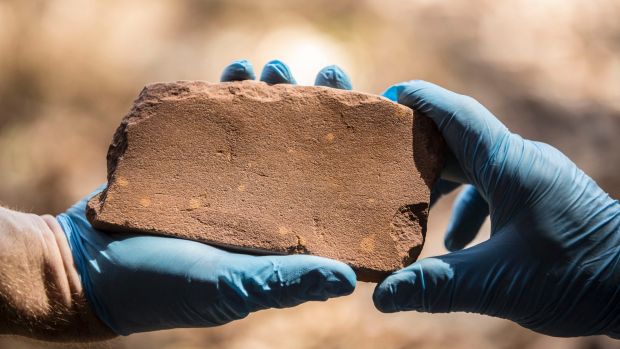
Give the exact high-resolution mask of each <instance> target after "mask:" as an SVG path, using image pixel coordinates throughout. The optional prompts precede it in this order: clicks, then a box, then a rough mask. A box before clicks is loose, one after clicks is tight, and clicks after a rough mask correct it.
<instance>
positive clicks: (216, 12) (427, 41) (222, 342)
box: [0, 0, 620, 349]
mask: <svg viewBox="0 0 620 349" xmlns="http://www.w3.org/2000/svg"><path fill="white" fill-rule="evenodd" d="M618 18H620V1H618V0H572V1H566V0H546V1H543V0H538V1H535V0H532V1H525V0H505V1H494V0H456V1H454V0H453V1H448V0H417V1H414V0H410V1H405V0H400V1H397V0H376V1H370V0H366V1H361V0H340V1H335V0H318V1H309V0H287V1H272V0H263V1H240V0H236V1H234V0H233V1H207V0H203V1H200V0H189V1H172V0H170V1H147V0H143V1H120V0H111V1H84V0H51V1H36V0H34V1H20V0H15V1H7V0H0V203H1V204H2V205H4V206H8V207H11V208H15V209H19V210H25V211H32V212H36V213H53V214H57V213H60V212H62V211H64V210H65V209H66V208H67V207H68V206H70V205H71V204H72V203H73V202H74V201H76V200H78V199H79V198H81V197H82V196H84V195H86V194H87V193H89V192H90V191H91V190H92V189H93V188H95V187H96V186H97V185H98V184H100V183H102V182H104V181H105V175H106V168H105V155H106V152H107V147H108V144H109V142H110V140H111V137H112V134H113V132H114V130H115V128H116V127H117V125H118V123H119V122H120V120H121V118H122V116H123V115H124V114H125V113H126V112H127V111H128V110H129V108H130V106H131V103H132V100H133V99H134V98H135V97H136V96H137V94H138V92H139V91H140V90H141V88H142V87H143V86H144V85H145V84H147V83H151V82H156V81H172V80H208V81H217V80H218V79H219V75H220V72H221V70H222V68H223V67H224V66H226V65H227V64H228V63H229V62H230V61H232V60H234V59H238V58H247V59H249V60H251V61H252V62H253V63H254V66H255V68H256V71H257V74H260V70H261V67H262V65H263V64H265V63H266V62H267V61H268V60H270V59H274V58H279V59H282V60H284V61H285V62H287V63H288V64H289V65H290V67H291V69H292V71H293V73H294V75H295V76H296V77H297V80H298V81H299V82H300V83H301V84H312V83H313V81H314V76H315V74H316V72H317V71H318V70H319V69H320V68H322V67H323V66H325V65H328V64H332V63H335V64H338V65H340V66H341V67H342V68H344V70H345V71H347V72H348V73H349V74H350V76H351V78H352V80H353V83H354V86H355V88H356V89H358V90H361V91H365V92H371V93H380V92H381V91H383V90H384V89H385V88H386V87H387V86H389V85H390V84H392V83H395V82H399V81H403V80H409V79H414V78H415V79H425V80H430V81H433V82H435V83H438V84H440V85H443V86H445V87H447V88H450V89H453V90H456V91H459V92H461V93H465V94H468V95H472V96H474V97H475V98H477V99H478V100H479V101H481V102H482V103H483V104H485V105H486V106H487V107H489V108H490V109H491V110H492V111H493V112H494V113H495V114H496V115H497V116H498V117H499V118H500V119H501V120H502V121H504V122H505V123H506V124H507V125H508V127H509V128H511V129H512V130H513V131H515V132H517V133H520V134H522V135H523V136H524V137H527V138H531V139H536V140H540V141H544V142H548V143H551V144H552V145H554V146H556V147H558V148H559V149H560V150H562V151H563V152H564V153H566V154H567V155H568V156H569V157H570V158H572V159H573V160H574V161H575V162H576V163H577V164H578V165H579V166H580V167H581V168H583V169H584V170H585V171H586V172H587V173H588V174H590V175H591V176H592V177H594V178H595V179H596V180H597V182H598V183H599V184H600V185H601V186H602V187H603V188H604V189H605V190H607V191H608V192H609V193H610V194H611V195H612V196H614V197H616V198H617V197H620V138H619V137H618V134H620V21H618ZM453 197H454V195H452V196H450V197H448V198H446V199H444V200H443V201H442V202H440V203H439V204H438V205H437V207H436V208H434V209H433V211H432V212H431V217H430V223H429V224H430V226H429V231H428V240H427V245H426V246H425V250H424V252H423V255H424V256H431V255H435V254H440V253H445V249H444V248H443V245H442V238H443V237H442V235H443V231H444V229H445V227H446V225H447V219H448V216H449V212H450V206H451V201H452V199H453ZM487 237H488V227H486V228H485V230H484V231H483V233H482V234H481V236H480V237H479V238H478V239H477V240H476V242H479V241H481V240H482V239H486V238H487ZM373 287H374V285H372V284H364V283H361V284H359V286H358V289H357V290H356V291H355V293H354V294H353V295H352V296H350V297H345V298H342V299H335V300H330V301H328V302H327V303H313V304H305V305H302V306H300V307H297V308H294V309H288V310H282V311H274V310H268V311H262V312H259V313H256V314H252V315H250V316H249V317H248V318H247V319H245V320H242V321H237V322H234V323H232V324H228V325H225V326H222V327H218V328H210V329H191V330H189V329H182V330H173V331H162V332H155V333H146V334H138V335H132V336H129V337H126V338H121V339H117V340H114V341H111V342H107V343H103V344H93V345H89V347H93V348H99V347H101V348H139V349H141V348H210V347H218V348H360V349H362V348H378V347H381V348H588V349H594V348H615V347H618V348H620V344H618V343H616V342H615V341H612V340H610V339H608V338H605V337H592V338H577V339H557V338H550V337H545V336H542V335H538V334H535V333H533V332H530V331H528V330H525V329H523V328H521V327H519V326H517V325H514V324H512V323H510V322H508V321H504V320H500V319H493V318H489V317H484V316H478V315H472V314H443V315H429V314H421V313H413V312H412V313H400V314H391V315H386V314H381V313H379V312H378V311H376V310H375V308H374V307H373V305H372V300H371V294H372V290H373ZM48 347H50V345H49V344H47V343H39V342H35V341H29V340H24V339H19V338H9V337H0V348H48ZM55 347H56V346H55ZM57 347H63V346H62V345H58V346H57ZM69 347H71V346H69Z"/></svg>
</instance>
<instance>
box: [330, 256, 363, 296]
mask: <svg viewBox="0 0 620 349" xmlns="http://www.w3.org/2000/svg"><path fill="white" fill-rule="evenodd" d="M356 283H357V279H356V277H355V272H354V271H353V269H351V268H350V267H349V266H347V265H346V264H344V263H340V265H338V266H335V267H334V268H333V269H332V270H331V276H329V277H327V278H326V279H325V288H324V289H325V296H327V297H329V298H331V297H341V296H346V295H349V294H351V293H353V291H354V290H355V286H356Z"/></svg>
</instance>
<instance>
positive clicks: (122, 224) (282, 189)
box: [87, 81, 445, 282]
mask: <svg viewBox="0 0 620 349" xmlns="http://www.w3.org/2000/svg"><path fill="white" fill-rule="evenodd" d="M444 147H445V145H444V142H443V140H442V139H441V137H440V135H439V133H438V131H437V129H436V127H435V125H434V124H433V122H432V121H431V120H430V119H428V118H426V117H424V116H421V115H414V114H413V112H412V111H411V109H409V108H407V107H404V106H401V105H398V104H396V103H393V102H390V101H388V100H386V99H384V98H381V97H378V96H374V95H369V94H364V93H359V92H351V91H343V90H336V89H332V88H326V87H310V86H292V85H274V86H268V85H266V84H264V83H259V82H253V81H245V82H232V83H218V84H211V83H206V82H200V81H179V82H174V83H158V84H152V85H149V86H147V87H145V88H144V90H143V91H142V92H141V93H140V96H139V97H138V99H137V100H136V101H135V104H134V106H133V108H132V110H131V111H130V112H129V114H128V115H127V116H126V117H125V118H124V119H123V121H122V123H121V125H120V126H119V128H118V130H117V131H116V133H115V135H114V139H113V142H112V144H111V145H110V149H109V152H108V157H107V160H108V186H107V188H106V189H105V190H104V191H103V192H101V193H100V194H99V195H98V196H95V197H94V198H93V199H92V200H91V201H90V202H89V204H88V208H87V216H88V218H89V220H90V222H91V223H92V225H93V226H94V227H95V228H97V229H101V230H105V231H109V232H110V233H114V232H138V233H148V234H158V235H166V236H172V237H179V238H185V239H192V240H197V241H201V242H205V243H208V244H212V245H215V246H219V247H223V248H226V249H230V250H233V251H243V252H250V253H256V254H263V253H270V254H293V253H308V254H313V255H319V256H324V257H329V258H334V259H337V260H340V261H343V262H345V263H347V264H349V265H350V266H351V267H353V268H354V270H355V271H356V273H357V276H358V279H359V280H361V281H373V282H377V281H379V280H381V279H382V278H383V277H385V276H387V275H388V274H389V273H391V272H393V271H395V270H397V269H399V268H402V267H403V266H406V265H408V264H410V263H412V262H413V261H415V259H416V258H417V257H418V255H419V253H420V251H421V249H422V246H423V244H424V238H425V233H426V222H427V217H428V210H429V196H430V189H429V188H430V186H431V185H432V183H433V182H434V181H435V179H436V178H437V177H438V174H439V171H440V169H441V167H442V166H443V151H444Z"/></svg>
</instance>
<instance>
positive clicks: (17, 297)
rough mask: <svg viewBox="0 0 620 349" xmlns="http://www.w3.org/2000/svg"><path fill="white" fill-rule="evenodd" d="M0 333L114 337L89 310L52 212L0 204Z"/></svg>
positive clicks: (54, 337) (72, 338) (85, 338)
mask: <svg viewBox="0 0 620 349" xmlns="http://www.w3.org/2000/svg"><path fill="white" fill-rule="evenodd" d="M0 263H1V264H2V268H0V333H3V334H15V335H22V336H27V337H32V338H38V339H43V340H54V341H89V340H99V339H106V338H111V337H114V334H113V333H112V332H111V331H110V330H109V329H108V328H107V327H106V326H105V325H103V323H101V321H99V319H97V318H96V316H95V315H94V314H93V313H92V312H91V310H90V308H89V306H88V304H87V303H86V299H85V297H84V293H83V290H82V286H81V283H80V279H79V276H78V274H77V271H76V269H75V266H74V264H73V258H72V256H71V251H70V249H69V244H68V242H67V240H66V237H65V235H64V233H63V232H62V230H61V228H60V226H59V225H58V223H57V222H56V220H55V219H54V217H52V216H49V215H47V216H37V215H34V214H26V213H21V212H15V211H11V210H8V209H5V208H2V207H0Z"/></svg>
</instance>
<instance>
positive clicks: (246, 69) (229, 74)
mask: <svg viewBox="0 0 620 349" xmlns="http://www.w3.org/2000/svg"><path fill="white" fill-rule="evenodd" d="M255 78H256V75H255V74H254V67H253V66H252V63H250V62H249V61H247V60H245V59H240V60H236V61H234V62H232V63H230V64H229V65H228V66H227V67H226V68H224V71H222V75H221V77H220V81H221V82H228V81H241V80H254V79H255Z"/></svg>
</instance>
